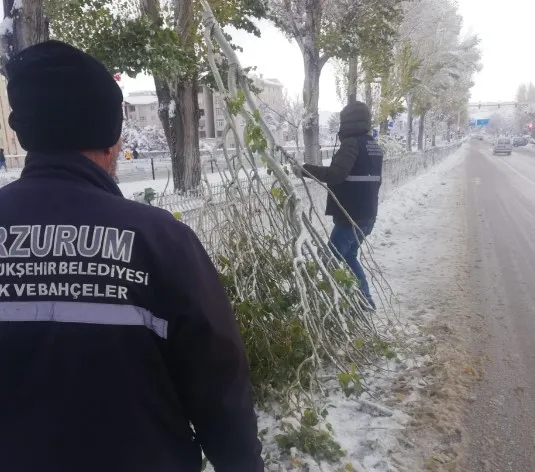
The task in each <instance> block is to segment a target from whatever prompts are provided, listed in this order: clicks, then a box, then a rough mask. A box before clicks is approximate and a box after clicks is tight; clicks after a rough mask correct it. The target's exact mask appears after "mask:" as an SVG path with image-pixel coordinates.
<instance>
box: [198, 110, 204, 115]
mask: <svg viewBox="0 0 535 472" xmlns="http://www.w3.org/2000/svg"><path fill="white" fill-rule="evenodd" d="M199 114H200V115H201V116H204V108H201V109H200V110H199Z"/></svg>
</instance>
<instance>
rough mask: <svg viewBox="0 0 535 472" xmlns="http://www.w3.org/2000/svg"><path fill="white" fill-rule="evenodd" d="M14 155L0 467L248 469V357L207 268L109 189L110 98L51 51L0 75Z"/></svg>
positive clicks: (184, 235)
mask: <svg viewBox="0 0 535 472" xmlns="http://www.w3.org/2000/svg"><path fill="white" fill-rule="evenodd" d="M7 75H8V79H9V82H8V95H9V102H10V105H11V108H12V110H13V111H12V113H11V116H10V118H9V122H10V125H11V126H12V128H13V129H14V130H15V131H16V133H17V135H18V138H19V140H20V143H21V145H22V147H23V148H25V149H26V150H27V151H28V154H27V158H26V165H25V168H24V170H23V172H22V176H21V178H20V180H18V181H16V182H14V183H11V184H10V185H7V186H6V187H3V188H2V189H0V378H1V379H2V381H1V384H0V405H1V406H0V470H2V471H6V472H28V471H35V472H74V471H76V472H95V471H100V472H179V471H180V472H199V471H200V470H201V448H202V450H203V451H204V453H205V454H206V456H207V458H208V459H209V460H210V462H212V464H213V465H214V467H215V470H216V471H218V472H260V471H261V470H263V464H262V459H261V446H260V443H259V441H258V439H257V426H256V416H255V413H254V410H253V400H252V397H251V389H250V383H249V374H248V367H247V361H246V357H245V354H244V349H243V345H242V342H241V340H240V336H239V332H238V329H237V326H236V322H235V319H234V317H233V314H232V311H231V309H230V306H229V303H228V301H227V299H226V296H225V293H224V290H223V288H222V286H221V284H220V283H219V278H218V274H217V271H216V270H215V268H214V266H213V265H212V263H211V261H210V259H209V258H208V256H207V254H206V252H205V250H204V249H203V247H202V246H201V244H200V242H199V240H198V239H197V238H196V236H195V234H194V233H193V232H192V231H191V230H190V229H189V228H188V227H187V226H185V225H183V224H181V223H179V222H177V221H176V220H175V219H174V218H173V217H172V215H171V214H170V213H168V212H167V211H164V210H160V209H158V208H153V207H149V206H145V205H141V204H138V203H135V202H132V201H129V200H126V199H125V198H123V196H122V195H121V191H120V190H119V188H118V187H117V185H116V184H115V182H114V180H113V176H114V174H115V167H116V159H117V156H118V154H119V151H120V148H121V146H120V136H121V128H122V120H123V116H122V101H123V98H122V93H121V90H120V89H119V87H118V86H117V84H116V83H115V81H114V80H113V78H112V76H111V75H110V74H109V73H108V71H107V70H106V69H105V68H104V66H103V65H102V64H100V63H99V62H98V61H97V60H95V59H94V58H92V57H90V56H88V55H86V54H84V53H83V52H81V51H79V50H77V49H74V48H72V47H70V46H67V45H65V44H63V43H59V42H54V41H50V42H46V43H43V44H40V45H37V46H33V47H30V48H28V49H26V50H25V51H22V52H21V53H20V54H19V55H17V56H15V57H13V58H12V59H11V60H10V61H9V62H8V64H7Z"/></svg>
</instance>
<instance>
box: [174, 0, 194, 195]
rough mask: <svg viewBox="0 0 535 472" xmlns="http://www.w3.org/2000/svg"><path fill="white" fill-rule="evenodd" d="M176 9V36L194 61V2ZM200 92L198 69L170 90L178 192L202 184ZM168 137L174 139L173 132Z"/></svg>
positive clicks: (185, 0) (180, 0)
mask: <svg viewBox="0 0 535 472" xmlns="http://www.w3.org/2000/svg"><path fill="white" fill-rule="evenodd" d="M174 5H175V24H176V29H177V33H178V34H179V36H180V38H181V39H182V45H183V47H184V49H185V50H186V51H188V52H189V54H190V55H191V57H192V58H194V57H195V41H196V33H197V25H196V24H195V10H194V6H193V0H175V2H174ZM198 88H199V83H198V71H197V69H195V70H192V71H191V72H190V73H188V74H187V75H186V76H181V77H180V78H179V79H178V80H177V83H176V85H175V89H174V90H171V98H172V100H171V103H170V106H171V108H170V109H169V121H170V125H171V127H174V135H175V137H176V142H175V144H174V152H173V153H172V154H171V161H172V163H173V182H174V184H175V191H184V190H191V189H194V188H196V187H198V186H199V184H200V182H201V154H200V151H199V119H200V113H199V102H198V93H199V92H198ZM173 112H174V113H173ZM169 134H170V135H173V131H170V133H169ZM170 148H171V147H170Z"/></svg>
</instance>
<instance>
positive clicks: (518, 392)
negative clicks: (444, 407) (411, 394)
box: [462, 142, 535, 472]
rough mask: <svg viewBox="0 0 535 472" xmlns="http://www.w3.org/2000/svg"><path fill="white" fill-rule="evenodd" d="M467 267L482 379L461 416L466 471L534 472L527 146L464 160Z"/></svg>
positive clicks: (485, 149)
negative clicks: (463, 420)
mask: <svg viewBox="0 0 535 472" xmlns="http://www.w3.org/2000/svg"><path fill="white" fill-rule="evenodd" d="M465 170H466V185H467V192H466V194H467V202H466V218H467V223H466V226H467V229H468V241H469V242H468V244H469V246H470V247H469V251H468V253H469V254H470V256H469V257H470V259H471V260H470V269H469V278H468V282H467V283H468V285H469V287H466V288H465V289H466V291H468V292H469V293H470V298H471V299H472V309H473V310H474V313H475V314H477V315H478V316H476V317H475V318H477V320H478V323H479V324H480V326H479V329H478V330H476V331H474V332H475V333H477V334H475V335H474V334H473V333H471V334H470V335H469V336H467V338H468V339H469V343H471V348H472V349H473V351H474V352H477V353H478V354H479V355H480V356H481V358H482V359H483V366H484V375H483V379H482V381H481V383H480V385H479V387H478V389H477V392H474V399H473V401H472V403H471V404H470V407H469V410H468V412H467V415H466V417H465V424H464V427H465V430H466V431H467V432H468V437H469V441H468V446H467V448H466V449H467V450H466V463H465V464H464V466H463V467H462V470H464V471H468V472H480V471H485V472H534V471H535V146H533V145H530V146H529V147H524V148H517V149H515V150H514V151H513V154H512V156H493V155H492V147H491V146H490V144H489V143H484V142H471V143H470V153H469V156H468V157H467V159H466V162H465Z"/></svg>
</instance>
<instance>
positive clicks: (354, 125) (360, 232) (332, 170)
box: [298, 101, 383, 309]
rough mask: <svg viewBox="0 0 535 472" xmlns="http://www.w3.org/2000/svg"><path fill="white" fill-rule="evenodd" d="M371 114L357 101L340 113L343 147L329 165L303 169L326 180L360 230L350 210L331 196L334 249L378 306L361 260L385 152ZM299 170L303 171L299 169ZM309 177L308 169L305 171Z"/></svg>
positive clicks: (372, 221) (329, 210) (374, 213)
mask: <svg viewBox="0 0 535 472" xmlns="http://www.w3.org/2000/svg"><path fill="white" fill-rule="evenodd" d="M370 129H371V115H370V110H369V109H368V107H367V106H366V104H365V103H362V102H357V101H353V102H352V103H350V104H349V105H347V106H346V107H345V108H344V109H343V110H342V112H341V113H340V131H339V133H338V136H339V138H340V149H339V150H338V152H336V154H335V155H334V156H333V159H332V162H331V165H330V166H329V167H323V166H315V165H311V164H305V165H304V166H303V168H304V169H305V170H306V171H307V172H308V173H310V174H311V175H312V176H313V177H315V178H316V179H318V180H319V181H321V182H326V183H327V184H328V186H329V188H330V190H331V191H332V192H333V194H334V195H335V197H336V199H337V200H338V201H339V202H340V204H341V206H342V207H343V209H344V210H345V212H346V213H347V214H348V215H349V217H350V218H351V220H353V221H354V222H355V223H356V224H357V226H358V228H359V229H356V230H355V229H354V228H353V226H352V223H351V221H350V220H349V219H348V217H347V216H346V213H344V211H342V210H341V208H340V206H339V205H338V204H337V203H336V201H335V200H334V198H332V196H331V195H329V196H328V197H327V211H326V214H327V215H330V216H332V217H333V221H334V229H333V231H332V234H331V238H330V243H331V246H332V248H333V252H334V253H335V254H336V255H337V256H338V257H340V258H343V259H344V260H345V261H346V262H347V264H348V265H349V267H350V268H351V270H352V271H353V272H354V274H355V276H356V277H357V278H358V279H359V281H360V284H361V286H360V287H361V290H362V293H363V294H364V296H365V297H366V299H367V301H368V303H369V305H370V307H371V308H373V309H375V303H374V301H373V298H372V295H371V292H370V287H369V284H368V281H367V279H366V274H365V272H364V269H363V268H362V266H361V264H360V262H359V260H358V250H359V248H360V246H361V244H362V243H363V241H364V239H365V238H366V236H369V235H370V234H371V232H372V230H373V226H374V225H375V219H376V218H377V209H378V204H379V188H380V186H381V175H382V167H383V152H382V150H381V148H380V147H379V145H378V144H377V142H376V141H375V139H373V138H372V137H371V136H370V135H369V132H370ZM298 173H299V171H298ZM303 174H304V175H305V176H306V175H307V174H306V172H305V173H303Z"/></svg>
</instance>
